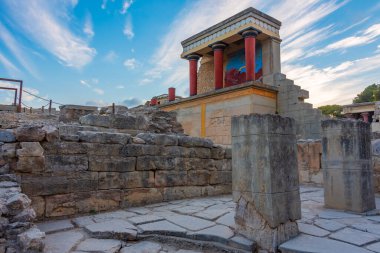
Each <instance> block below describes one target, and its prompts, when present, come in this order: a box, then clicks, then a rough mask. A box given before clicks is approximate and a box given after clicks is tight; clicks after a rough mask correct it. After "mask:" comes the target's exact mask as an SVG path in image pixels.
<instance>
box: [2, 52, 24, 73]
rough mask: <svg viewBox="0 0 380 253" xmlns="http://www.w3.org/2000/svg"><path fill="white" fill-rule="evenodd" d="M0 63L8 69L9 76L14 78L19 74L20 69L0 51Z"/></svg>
mask: <svg viewBox="0 0 380 253" xmlns="http://www.w3.org/2000/svg"><path fill="white" fill-rule="evenodd" d="M0 63H1V64H2V65H3V66H4V68H5V69H6V70H7V71H8V74H9V75H11V77H13V78H15V77H16V76H18V75H19V74H20V70H19V69H18V68H17V67H16V66H15V65H14V64H13V63H12V62H11V61H10V60H8V59H7V58H6V57H5V56H4V55H2V54H1V53H0Z"/></svg>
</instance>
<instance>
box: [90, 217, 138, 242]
mask: <svg viewBox="0 0 380 253" xmlns="http://www.w3.org/2000/svg"><path fill="white" fill-rule="evenodd" d="M85 230H86V231H87V232H88V233H89V234H90V235H91V237H95V238H100V239H120V240H125V239H127V240H135V239H136V235H137V231H136V230H137V228H136V227H135V226H133V225H132V224H131V223H129V222H127V221H125V220H117V219H114V220H109V221H104V222H101V223H94V224H90V225H87V226H86V227H85Z"/></svg>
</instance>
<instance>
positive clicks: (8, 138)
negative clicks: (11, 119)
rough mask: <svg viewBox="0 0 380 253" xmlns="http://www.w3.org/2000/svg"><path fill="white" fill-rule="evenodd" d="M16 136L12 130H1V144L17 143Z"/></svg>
mask: <svg viewBox="0 0 380 253" xmlns="http://www.w3.org/2000/svg"><path fill="white" fill-rule="evenodd" d="M15 141H16V136H15V135H14V133H13V131H11V130H0V142H15Z"/></svg>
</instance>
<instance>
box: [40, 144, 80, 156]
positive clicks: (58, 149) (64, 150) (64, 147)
mask: <svg viewBox="0 0 380 253" xmlns="http://www.w3.org/2000/svg"><path fill="white" fill-rule="evenodd" d="M42 147H43V148H44V150H45V154H46V155H71V154H75V155H78V154H87V145H86V143H80V142H79V143H78V142H63V141H59V142H43V143H42Z"/></svg>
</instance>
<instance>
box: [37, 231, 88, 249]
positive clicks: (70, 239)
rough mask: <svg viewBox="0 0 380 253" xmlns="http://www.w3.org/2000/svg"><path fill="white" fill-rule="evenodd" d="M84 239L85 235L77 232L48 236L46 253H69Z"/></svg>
mask: <svg viewBox="0 0 380 253" xmlns="http://www.w3.org/2000/svg"><path fill="white" fill-rule="evenodd" d="M83 238H84V235H83V234H82V233H81V232H78V231H75V230H74V231H65V232H59V233H54V234H50V235H46V237H45V240H44V242H45V252H49V253H69V252H70V250H71V249H72V248H74V246H75V245H77V244H78V243H79V242H80V241H81V240H82V239H83Z"/></svg>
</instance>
